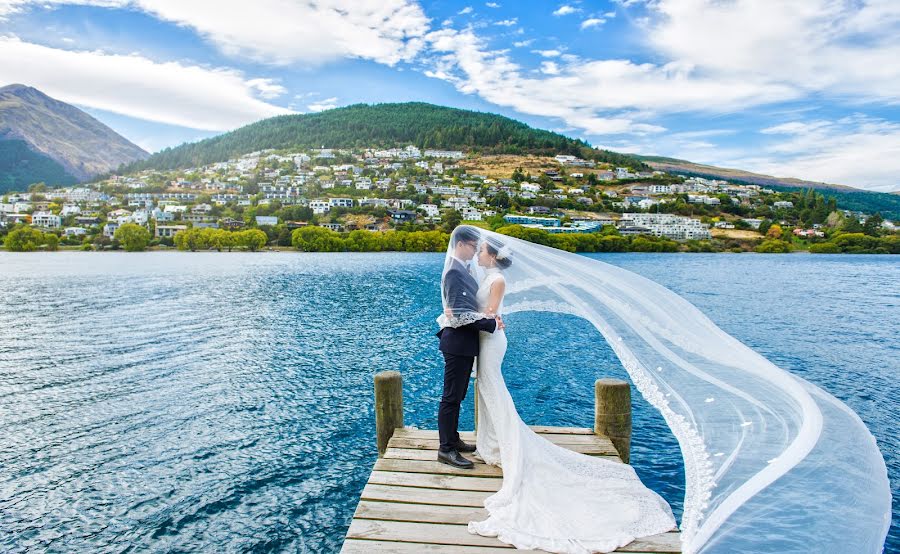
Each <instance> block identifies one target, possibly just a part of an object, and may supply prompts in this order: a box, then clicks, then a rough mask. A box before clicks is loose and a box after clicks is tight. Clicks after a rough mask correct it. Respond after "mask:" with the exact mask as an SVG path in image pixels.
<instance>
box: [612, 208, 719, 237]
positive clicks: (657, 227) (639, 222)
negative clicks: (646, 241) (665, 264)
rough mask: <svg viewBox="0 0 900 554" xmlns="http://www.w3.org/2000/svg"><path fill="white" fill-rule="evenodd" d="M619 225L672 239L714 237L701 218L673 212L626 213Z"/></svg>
mask: <svg viewBox="0 0 900 554" xmlns="http://www.w3.org/2000/svg"><path fill="white" fill-rule="evenodd" d="M619 226H620V228H623V227H624V228H633V227H641V228H644V229H646V230H647V231H649V233H647V234H651V235H655V236H657V237H666V238H670V239H678V240H685V239H710V238H712V235H711V233H710V232H709V228H708V227H707V226H706V225H705V224H703V223H701V222H700V220H699V219H692V218H690V217H684V216H680V215H673V214H645V213H624V214H622V218H621V219H620V220H619ZM623 234H626V233H623ZM631 234H641V233H631Z"/></svg>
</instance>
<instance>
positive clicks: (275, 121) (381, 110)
mask: <svg viewBox="0 0 900 554" xmlns="http://www.w3.org/2000/svg"><path fill="white" fill-rule="evenodd" d="M408 144H414V145H416V146H418V147H419V148H423V149H424V148H434V149H443V150H463V151H475V152H479V153H483V154H542V155H551V156H552V155H556V154H570V155H575V156H579V157H582V158H585V159H591V160H596V161H602V162H609V163H612V164H615V165H619V166H626V167H631V168H633V169H643V170H649V166H647V165H645V164H644V163H643V162H641V161H640V160H638V159H636V158H633V157H631V156H627V155H624V154H618V153H615V152H609V151H605V150H597V149H594V148H591V147H590V145H588V144H587V143H586V142H584V141H581V140H575V139H572V138H569V137H566V136H563V135H560V134H558V133H554V132H551V131H545V130H541V129H534V128H532V127H529V126H528V125H526V124H524V123H522V122H519V121H516V120H513V119H510V118H508V117H503V116H499V115H496V114H490V113H482V112H474V111H469V110H460V109H456V108H447V107H442V106H435V105H432V104H426V103H419V102H411V103H404V104H373V105H369V104H355V105H353V106H347V107H345V108H336V109H333V110H327V111H324V112H319V113H313V114H299V115H284V116H278V117H273V118H270V119H264V120H262V121H258V122H256V123H252V124H250V125H247V126H245V127H241V128H240V129H236V130H234V131H231V132H229V133H225V134H222V135H218V136H215V137H212V138H209V139H206V140H202V141H199V142H195V143H189V144H183V145H181V146H177V147H175V148H167V149H165V150H162V151H160V152H157V153H156V154H154V155H152V156H150V157H149V158H148V159H146V160H143V161H139V162H136V163H133V164H130V165H128V166H126V167H124V168H122V170H123V171H134V170H140V169H175V168H183V167H193V166H198V165H205V164H209V163H214V162H221V161H225V160H227V159H229V158H234V157H237V156H240V155H242V154H246V153H249V152H255V151H257V150H264V149H267V148H275V149H284V148H301V149H306V148H323V147H324V148H354V147H356V148H361V147H380V148H385V147H394V146H405V145H408Z"/></svg>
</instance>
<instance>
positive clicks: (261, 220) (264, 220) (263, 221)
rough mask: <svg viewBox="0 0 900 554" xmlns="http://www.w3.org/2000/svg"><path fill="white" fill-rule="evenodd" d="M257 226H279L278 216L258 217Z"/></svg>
mask: <svg viewBox="0 0 900 554" xmlns="http://www.w3.org/2000/svg"><path fill="white" fill-rule="evenodd" d="M256 224H257V225H278V216H274V215H258V216H256Z"/></svg>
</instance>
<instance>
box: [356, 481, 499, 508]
mask: <svg viewBox="0 0 900 554" xmlns="http://www.w3.org/2000/svg"><path fill="white" fill-rule="evenodd" d="M492 494H493V493H491V492H479V491H451V490H439V489H425V488H420V487H395V486H392V485H375V484H367V485H366V486H365V487H364V488H363V492H362V496H361V498H360V499H361V500H376V501H379V502H407V503H410V504H431V505H434V506H469V507H472V508H481V507H483V506H484V499H485V498H487V497H489V496H491V495H492Z"/></svg>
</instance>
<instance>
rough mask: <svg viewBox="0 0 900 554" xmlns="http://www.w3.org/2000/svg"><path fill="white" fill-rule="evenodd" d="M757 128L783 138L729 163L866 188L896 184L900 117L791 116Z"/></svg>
mask: <svg viewBox="0 0 900 554" xmlns="http://www.w3.org/2000/svg"><path fill="white" fill-rule="evenodd" d="M761 132H762V133H764V134H766V135H768V136H776V137H785V138H784V139H783V140H775V141H774V142H772V143H769V144H766V145H763V146H762V147H761V148H760V149H759V150H758V151H757V153H756V155H754V156H748V157H744V158H739V159H736V160H734V161H733V162H732V163H735V164H742V167H744V168H745V169H750V170H753V171H759V172H761V173H767V174H770V175H777V176H795V177H802V178H804V179H810V180H813V181H824V182H829V183H837V184H842V185H851V186H857V187H860V188H865V189H870V190H881V191H885V192H888V191H893V190H897V189H898V188H900V123H897V122H893V121H886V120H884V119H878V118H872V117H867V116H865V115H862V114H857V115H852V116H848V117H844V118H841V119H838V120H834V121H831V120H815V121H795V122H789V123H785V124H781V125H776V126H774V127H769V128H766V129H763V130H762V131H761Z"/></svg>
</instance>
